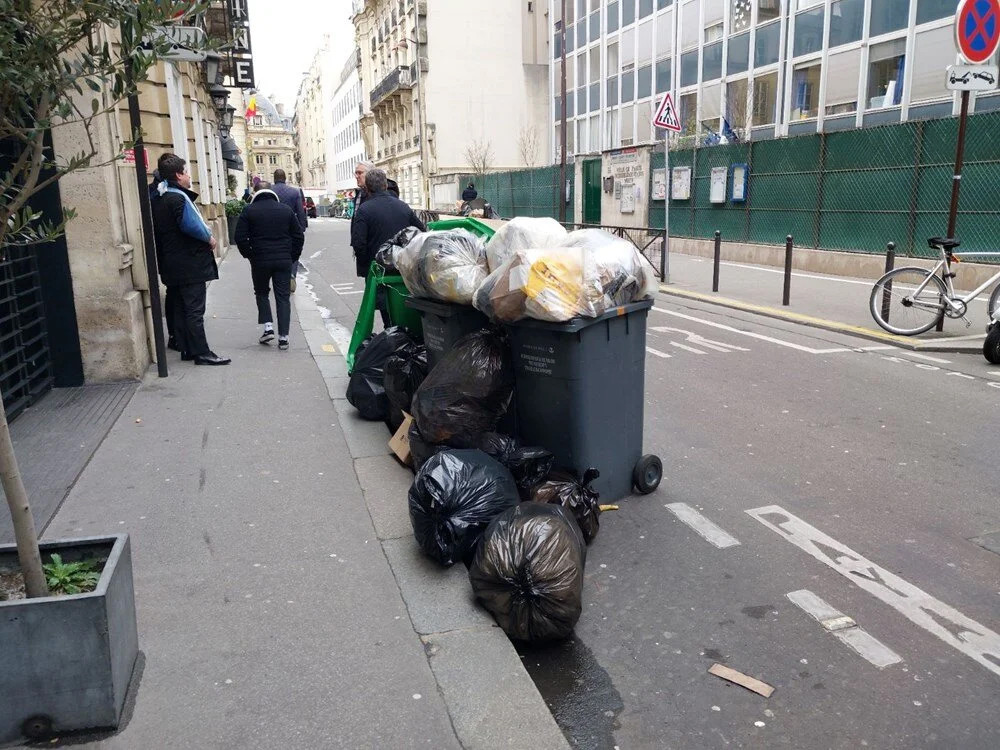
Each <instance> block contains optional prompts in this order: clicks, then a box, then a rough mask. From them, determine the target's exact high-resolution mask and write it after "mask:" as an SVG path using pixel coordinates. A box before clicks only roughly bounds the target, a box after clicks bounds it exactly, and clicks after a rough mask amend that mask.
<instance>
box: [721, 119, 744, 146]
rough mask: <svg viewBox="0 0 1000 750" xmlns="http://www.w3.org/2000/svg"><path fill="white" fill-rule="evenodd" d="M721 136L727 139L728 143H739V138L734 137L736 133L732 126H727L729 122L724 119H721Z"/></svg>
mask: <svg viewBox="0 0 1000 750" xmlns="http://www.w3.org/2000/svg"><path fill="white" fill-rule="evenodd" d="M722 135H724V136H725V137H726V138H727V139H729V142H730V143H739V142H740V137H739V136H738V135H736V131H735V130H733V128H732V126H731V125H730V124H729V120H727V119H726V118H725V117H723V118H722Z"/></svg>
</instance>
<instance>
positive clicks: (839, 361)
mask: <svg viewBox="0 0 1000 750" xmlns="http://www.w3.org/2000/svg"><path fill="white" fill-rule="evenodd" d="M303 261H304V263H305V265H306V267H307V269H308V274H307V275H306V276H305V279H304V281H305V283H306V284H307V285H308V287H307V288H311V292H312V293H313V294H315V296H316V299H317V304H318V305H320V306H321V307H323V308H325V309H327V310H329V311H330V312H329V315H330V318H329V325H328V328H329V329H330V331H331V335H333V336H334V337H335V338H337V337H340V338H343V337H344V335H345V331H346V332H349V329H350V328H351V326H352V325H353V315H354V312H355V311H356V310H357V307H358V304H359V303H360V299H361V294H360V291H361V289H362V284H361V282H360V280H358V279H356V278H355V277H354V274H353V260H352V259H351V256H350V249H349V248H348V247H347V223H346V222H341V221H337V220H332V219H330V220H323V219H321V220H317V221H313V222H312V223H311V225H310V229H309V232H308V233H307V249H306V252H305V253H304V255H303ZM300 283H302V282H300ZM649 326H650V332H649V337H648V342H647V343H648V347H649V348H648V349H647V358H646V414H645V438H644V443H645V448H646V451H647V452H649V453H656V454H658V455H659V456H661V457H662V459H663V463H664V467H665V473H666V477H665V479H664V482H663V484H662V485H661V487H660V489H659V490H658V491H657V492H656V493H654V494H652V495H649V496H645V497H632V498H629V499H626V500H625V501H623V502H622V503H621V510H620V511H618V512H614V513H607V514H605V515H604V516H603V518H602V524H601V532H600V534H599V535H598V537H597V539H596V540H595V542H594V543H593V545H592V546H591V548H590V550H589V554H588V559H587V583H586V590H585V595H584V596H585V598H584V614H583V617H582V618H581V620H580V623H579V625H578V627H577V635H576V638H575V639H574V640H573V641H572V642H569V643H567V644H563V645H560V646H555V647H549V648H545V649H525V650H523V651H522V653H523V656H524V659H525V663H526V665H527V666H528V668H529V671H530V672H531V673H532V676H533V677H534V678H535V681H536V684H538V685H539V688H540V690H541V691H542V693H543V695H544V696H545V697H546V699H547V701H548V702H549V705H550V706H551V707H552V710H553V713H554V714H555V716H556V719H557V720H558V721H559V722H560V725H561V726H562V727H563V729H564V731H565V732H566V734H567V736H568V737H569V738H570V740H571V742H572V743H573V744H574V745H575V746H578V747H583V748H613V747H620V748H622V749H623V750H624V749H625V748H683V749H685V750H686V749H688V748H725V747H754V748H762V747H767V748H771V747H789V748H804V747H810V748H812V747H816V748H827V747H828V748H857V747H871V748H907V749H909V748H963V749H965V748H969V749H974V748H983V749H987V748H988V749H990V750H992V749H993V748H996V747H1000V721H997V718H996V710H997V706H998V705H1000V635H998V631H1000V556H998V555H997V554H996V553H994V552H991V551H988V550H987V549H985V548H984V547H983V546H980V545H979V544H977V543H976V541H974V539H976V538H979V537H982V536H983V535H987V534H989V533H991V532H1000V504H998V502H997V498H998V496H1000V492H998V488H1000V429H998V426H997V422H998V414H1000V369H996V368H991V367H990V366H989V365H988V364H987V363H986V362H985V360H983V359H982V357H979V356H976V355H971V354H947V355H935V356H934V357H930V356H928V355H919V354H915V353H912V352H905V351H902V350H898V349H892V348H885V347H876V346H873V345H872V344H871V342H869V341H863V340H860V339H855V338H852V337H848V336H843V335H839V334H834V333H828V332H825V331H821V330H818V329H812V328H804V327H800V326H796V325H793V324H787V323H784V322H781V321H777V320H771V319H765V318H758V317H755V316H753V315H750V314H745V313H740V312H736V311H732V310H726V309H723V308H718V307H713V306H711V305H705V304H701V303H695V302H692V303H689V302H686V301H681V300H676V299H673V298H670V299H668V298H665V297H661V298H659V299H658V300H657V303H656V307H655V309H654V311H652V312H651V313H650V318H649ZM347 335H349V333H348V334H347ZM668 506H669V507H668ZM995 539H997V540H998V541H997V542H994V544H997V543H1000V534H998V535H997V537H995ZM803 592H806V593H803ZM789 595H791V597H790V596H789ZM824 604H825V605H826V606H825V608H824ZM810 612H812V614H810ZM839 615H845V616H847V617H849V618H852V619H853V621H854V623H856V625H854V626H852V623H851V621H849V620H844V619H842V618H840V619H838V616H839ZM817 618H818V619H817ZM821 620H822V621H823V622H821ZM837 628H841V629H839V630H838V629H837ZM717 662H718V663H721V664H724V665H727V666H729V667H732V668H733V669H735V670H738V671H740V672H743V673H746V674H748V675H751V676H753V677H756V678H759V679H760V680H762V681H764V682H765V683H768V684H770V685H772V686H774V687H775V688H776V690H775V692H774V693H773V695H772V696H771V697H770V698H763V697H761V696H760V695H757V694H755V693H752V692H750V691H748V690H745V689H744V688H741V687H738V686H736V685H733V684H730V683H728V682H726V681H724V680H722V679H720V678H718V677H716V676H713V675H710V674H708V672H707V670H708V668H709V667H710V666H711V665H712V664H714V663H717Z"/></svg>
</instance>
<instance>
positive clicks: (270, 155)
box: [244, 93, 296, 182]
mask: <svg viewBox="0 0 1000 750" xmlns="http://www.w3.org/2000/svg"><path fill="white" fill-rule="evenodd" d="M246 98H247V102H248V104H249V101H250V99H251V98H255V99H256V104H257V111H256V113H254V114H252V115H251V116H250V117H249V119H248V120H247V126H246V127H247V136H246V137H247V151H248V152H249V155H250V158H249V163H248V164H247V169H248V170H249V171H250V174H251V179H252V178H253V177H260V178H261V179H262V180H266V181H267V182H270V181H271V180H272V179H273V177H274V170H276V169H283V170H285V174H286V175H287V176H288V177H289V179H292V180H294V179H295V175H296V166H295V154H296V150H295V130H294V128H293V126H292V118H290V117H288V116H286V115H285V110H284V107H283V106H282V105H281V104H280V103H279V104H274V103H273V102H272V101H271V100H270V99H269V98H267V97H266V96H264V95H262V94H260V93H257V94H246ZM244 112H246V110H244Z"/></svg>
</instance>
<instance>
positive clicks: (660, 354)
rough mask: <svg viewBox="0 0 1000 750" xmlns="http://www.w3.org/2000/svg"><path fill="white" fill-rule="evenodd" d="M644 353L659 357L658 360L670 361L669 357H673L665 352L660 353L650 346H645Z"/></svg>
mask: <svg viewBox="0 0 1000 750" xmlns="http://www.w3.org/2000/svg"><path fill="white" fill-rule="evenodd" d="M646 351H647V352H649V353H650V354H652V355H653V356H654V357H659V358H660V359H670V358H671V357H673V356H674V355H673V354H667V353H666V352H661V351H659V350H657V349H654V348H653V347H651V346H647V347H646Z"/></svg>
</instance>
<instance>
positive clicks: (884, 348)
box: [856, 345, 899, 352]
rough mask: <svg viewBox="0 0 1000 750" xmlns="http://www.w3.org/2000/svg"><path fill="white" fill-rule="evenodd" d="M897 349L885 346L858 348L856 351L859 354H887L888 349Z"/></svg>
mask: <svg viewBox="0 0 1000 750" xmlns="http://www.w3.org/2000/svg"><path fill="white" fill-rule="evenodd" d="M897 348H899V347H895V346H886V345H878V346H860V347H858V348H857V350H856V351H859V352H887V351H889V350H890V349H897Z"/></svg>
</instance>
